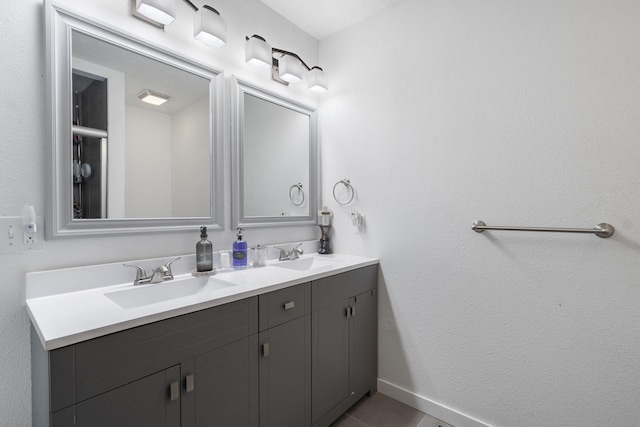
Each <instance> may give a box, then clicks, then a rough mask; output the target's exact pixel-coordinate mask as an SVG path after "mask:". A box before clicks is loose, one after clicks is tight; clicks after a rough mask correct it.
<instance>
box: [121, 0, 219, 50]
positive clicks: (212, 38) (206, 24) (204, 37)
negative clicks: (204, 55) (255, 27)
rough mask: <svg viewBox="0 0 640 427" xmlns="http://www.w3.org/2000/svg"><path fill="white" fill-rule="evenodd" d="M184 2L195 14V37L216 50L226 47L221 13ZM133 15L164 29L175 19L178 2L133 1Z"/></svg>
mask: <svg viewBox="0 0 640 427" xmlns="http://www.w3.org/2000/svg"><path fill="white" fill-rule="evenodd" d="M182 1H184V2H185V3H187V4H188V5H189V7H191V8H192V9H193V11H194V12H195V17H194V23H193V36H194V37H195V38H196V39H198V40H200V41H201V42H202V43H204V44H206V45H207V46H211V47H216V48H219V47H222V46H224V45H225V44H226V42H227V24H226V23H225V21H224V19H222V16H220V12H218V11H217V10H215V9H214V8H213V7H211V6H209V5H204V6H202V8H201V9H198V8H197V7H196V5H195V4H193V3H192V2H190V1H189V0H182ZM134 4H135V7H134ZM131 14H132V15H133V16H135V17H136V18H140V19H142V20H143V21H145V22H148V23H150V24H153V25H155V26H157V27H159V28H162V29H164V27H165V26H166V25H169V24H171V23H172V22H173V21H174V19H175V16H176V0H131Z"/></svg>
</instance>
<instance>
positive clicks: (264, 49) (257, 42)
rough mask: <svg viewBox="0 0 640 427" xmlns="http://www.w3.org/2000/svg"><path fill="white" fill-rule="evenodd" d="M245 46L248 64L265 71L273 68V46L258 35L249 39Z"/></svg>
mask: <svg viewBox="0 0 640 427" xmlns="http://www.w3.org/2000/svg"><path fill="white" fill-rule="evenodd" d="M246 39H247V42H246V43H245V45H244V55H245V60H246V61H247V64H249V65H251V66H253V67H256V68H262V69H264V70H266V69H268V68H271V66H272V63H273V53H272V52H271V46H269V43H267V41H266V40H265V39H264V38H262V37H260V36H259V35H257V34H254V35H252V36H251V37H247V38H246Z"/></svg>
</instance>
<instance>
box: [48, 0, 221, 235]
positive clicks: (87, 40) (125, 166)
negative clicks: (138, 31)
mask: <svg viewBox="0 0 640 427" xmlns="http://www.w3.org/2000/svg"><path fill="white" fill-rule="evenodd" d="M45 24H46V34H47V39H46V40H47V41H46V49H45V50H46V55H47V57H46V65H47V91H48V101H49V104H48V105H47V116H48V121H49V123H48V129H49V132H48V133H49V134H50V135H51V143H50V145H49V174H50V177H51V179H50V183H49V187H48V188H47V196H48V201H47V206H48V212H47V217H46V220H47V224H46V233H47V237H48V238H52V237H66V236H76V235H79V236H81V235H98V234H124V233H146V232H155V231H176V230H183V229H193V228H197V227H199V226H201V225H207V226H208V227H209V228H210V229H221V228H222V226H223V212H224V206H223V176H224V175H223V172H222V169H223V167H222V115H221V111H222V110H221V97H222V87H223V84H224V77H223V75H222V72H221V71H219V70H215V69H212V68H210V67H207V66H204V65H201V64H198V63H196V62H194V61H191V60H189V59H188V58H185V57H182V56H181V55H179V54H177V53H175V52H171V51H168V50H166V49H162V48H160V47H157V46H154V45H151V44H150V43H147V42H144V41H141V40H139V39H136V38H135V37H133V36H131V35H129V34H127V33H125V32H123V31H121V30H118V29H115V28H112V27H109V26H107V25H106V24H103V23H99V22H97V21H93V20H90V19H88V18H86V17H83V16H81V15H79V14H77V13H76V12H72V11H68V10H66V9H63V8H62V7H61V6H59V5H58V4H57V3H55V2H52V1H50V0H47V1H46V2H45ZM162 101H164V103H162Z"/></svg>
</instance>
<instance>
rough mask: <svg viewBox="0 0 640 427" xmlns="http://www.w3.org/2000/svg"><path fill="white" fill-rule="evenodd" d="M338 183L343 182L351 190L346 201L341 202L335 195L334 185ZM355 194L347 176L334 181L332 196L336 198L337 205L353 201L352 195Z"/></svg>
mask: <svg viewBox="0 0 640 427" xmlns="http://www.w3.org/2000/svg"><path fill="white" fill-rule="evenodd" d="M338 184H343V185H344V186H345V187H347V189H348V190H349V191H350V192H351V197H349V200H347V201H346V202H341V201H340V200H338V196H336V187H337V186H338ZM355 194H356V192H355V191H354V189H353V186H352V185H351V181H349V180H348V179H347V178H345V179H342V180H340V181H338V182H336V185H334V186H333V198H334V199H335V200H336V202H338V204H339V205H342V206H344V205H348V204H349V203H351V202H352V201H353V197H354V196H355Z"/></svg>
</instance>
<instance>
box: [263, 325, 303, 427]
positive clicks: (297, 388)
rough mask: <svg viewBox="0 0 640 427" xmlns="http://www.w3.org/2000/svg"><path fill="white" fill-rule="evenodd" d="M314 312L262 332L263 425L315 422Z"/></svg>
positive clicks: (292, 425)
mask: <svg viewBox="0 0 640 427" xmlns="http://www.w3.org/2000/svg"><path fill="white" fill-rule="evenodd" d="M310 329H311V316H309V315H307V316H303V317H299V318H297V319H295V320H291V321H289V322H287V323H284V324H281V325H279V326H276V327H274V328H271V329H268V330H266V331H265V332H262V333H261V334H260V346H261V353H262V354H261V357H260V427H308V426H310V425H311V341H310Z"/></svg>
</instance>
